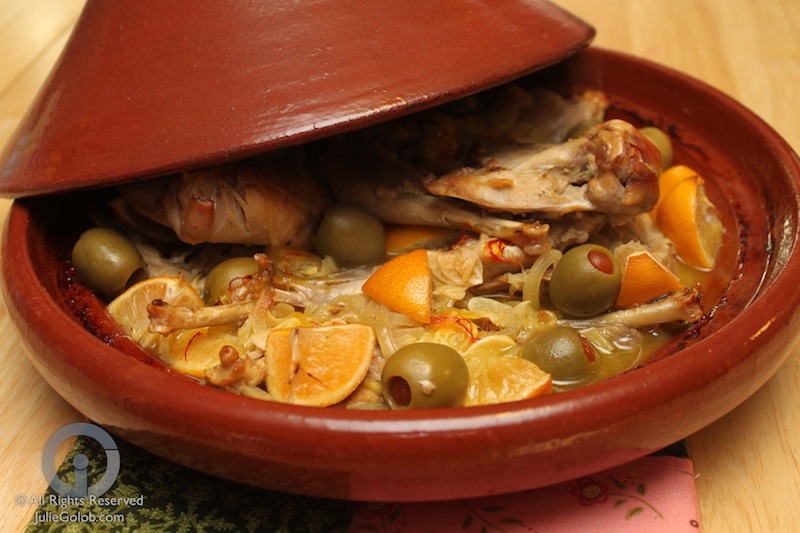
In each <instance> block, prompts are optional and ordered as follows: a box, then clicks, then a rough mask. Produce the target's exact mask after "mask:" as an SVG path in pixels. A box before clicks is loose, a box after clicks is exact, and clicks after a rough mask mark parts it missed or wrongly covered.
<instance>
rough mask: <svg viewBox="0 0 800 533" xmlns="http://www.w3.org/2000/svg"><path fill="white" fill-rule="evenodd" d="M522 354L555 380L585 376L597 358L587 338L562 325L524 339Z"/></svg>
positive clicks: (589, 372) (569, 379)
mask: <svg viewBox="0 0 800 533" xmlns="http://www.w3.org/2000/svg"><path fill="white" fill-rule="evenodd" d="M522 356H523V357H524V358H525V359H527V360H528V361H530V362H532V363H535V364H536V365H537V366H538V367H539V368H541V369H542V370H544V371H545V372H547V373H548V374H550V375H551V376H552V377H553V380H554V381H575V380H579V379H582V378H585V377H586V376H588V375H589V374H591V372H592V370H593V369H594V366H595V365H594V363H595V361H596V354H595V351H594V348H593V347H592V345H591V344H590V343H589V341H587V340H586V339H583V338H582V337H581V336H580V334H579V333H578V331H577V330H575V329H572V328H570V327H562V326H559V327H555V328H552V329H548V330H545V331H542V332H540V333H537V334H536V335H535V336H534V337H533V338H531V339H530V340H528V342H526V343H525V347H524V348H523V351H522Z"/></svg>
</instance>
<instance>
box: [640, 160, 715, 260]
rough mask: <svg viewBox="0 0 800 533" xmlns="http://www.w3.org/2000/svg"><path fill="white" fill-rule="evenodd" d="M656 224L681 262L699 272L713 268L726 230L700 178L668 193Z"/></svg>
mask: <svg viewBox="0 0 800 533" xmlns="http://www.w3.org/2000/svg"><path fill="white" fill-rule="evenodd" d="M655 223H656V226H658V228H659V229H660V230H661V232H662V233H663V234H664V235H665V236H666V237H667V238H668V239H670V240H671V241H672V242H673V243H674V244H675V251H676V252H677V254H678V255H679V256H680V257H681V259H683V260H684V261H686V262H687V263H689V264H690V265H692V266H695V267H699V268H706V269H708V268H712V267H713V266H714V262H715V261H716V257H717V253H718V252H719V248H720V246H721V245H722V233H723V228H722V222H721V221H720V219H719V215H718V213H717V210H716V208H715V207H714V204H712V203H711V201H710V200H709V199H708V197H707V196H706V194H705V189H704V187H703V179H702V178H701V177H700V176H697V175H694V176H690V177H688V178H684V179H683V180H681V181H679V182H678V183H677V184H675V185H674V186H673V187H672V188H671V189H670V190H669V192H668V193H667V194H666V195H665V196H664V197H663V198H662V199H661V200H660V201H659V209H658V211H657V213H656V218H655Z"/></svg>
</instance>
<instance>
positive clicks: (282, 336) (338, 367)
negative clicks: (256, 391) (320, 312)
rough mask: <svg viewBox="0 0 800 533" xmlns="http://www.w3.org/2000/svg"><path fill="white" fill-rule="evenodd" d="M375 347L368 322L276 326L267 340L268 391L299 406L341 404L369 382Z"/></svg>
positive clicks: (279, 399) (284, 400) (373, 335)
mask: <svg viewBox="0 0 800 533" xmlns="http://www.w3.org/2000/svg"><path fill="white" fill-rule="evenodd" d="M374 349H375V334H374V333H373V331H372V328H371V327H369V326H365V325H362V324H346V325H340V326H319V327H296V328H282V329H276V330H273V331H272V332H271V333H270V334H269V337H268V338H267V350H266V354H267V390H268V391H269V392H270V394H272V395H273V396H274V397H275V399H277V400H278V401H282V402H287V403H293V404H297V405H310V406H317V407H327V406H329V405H333V404H336V403H339V402H341V401H342V400H344V399H345V398H347V397H348V396H349V395H350V394H351V393H352V392H353V391H355V390H356V388H357V387H358V385H359V384H360V383H361V382H362V381H363V380H364V377H365V376H366V375H367V371H368V370H369V366H370V363H371V362H372V355H373V352H374Z"/></svg>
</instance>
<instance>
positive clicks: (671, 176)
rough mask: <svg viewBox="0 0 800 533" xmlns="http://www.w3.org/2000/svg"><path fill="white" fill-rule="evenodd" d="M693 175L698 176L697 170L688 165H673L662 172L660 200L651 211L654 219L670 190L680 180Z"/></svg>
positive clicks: (659, 181)
mask: <svg viewBox="0 0 800 533" xmlns="http://www.w3.org/2000/svg"><path fill="white" fill-rule="evenodd" d="M692 176H697V172H695V171H694V170H693V169H692V168H690V167H687V166H686V165H673V166H671V167H669V168H667V169H666V170H664V172H662V173H661V177H659V179H658V202H657V203H656V206H655V207H654V208H653V210H652V211H650V216H651V217H652V218H653V220H655V219H656V217H657V216H658V211H659V209H660V208H661V204H662V203H663V201H664V197H665V196H667V194H668V193H669V191H671V190H672V188H673V187H674V186H675V185H677V184H678V183H679V182H681V181H683V180H685V179H686V178H690V177H692Z"/></svg>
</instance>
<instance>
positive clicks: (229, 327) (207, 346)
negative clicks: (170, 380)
mask: <svg viewBox="0 0 800 533" xmlns="http://www.w3.org/2000/svg"><path fill="white" fill-rule="evenodd" d="M238 330H239V328H238V326H237V325H235V324H226V325H222V326H211V327H206V328H198V329H189V330H184V331H180V332H178V334H177V335H176V338H175V341H174V342H172V343H171V345H170V347H169V351H168V352H165V353H163V354H161V356H160V359H161V360H162V361H163V362H164V363H166V364H167V365H168V366H170V367H171V368H173V369H175V370H177V371H178V372H182V373H184V374H189V375H190V376H194V377H197V378H202V377H204V376H205V371H206V370H208V369H210V368H212V367H214V366H216V365H218V364H220V361H219V351H220V350H221V349H222V348H223V347H224V346H232V347H233V348H235V349H236V351H237V352H239V353H241V352H242V348H241V345H240V344H239V338H238V336H237V332H238Z"/></svg>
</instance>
